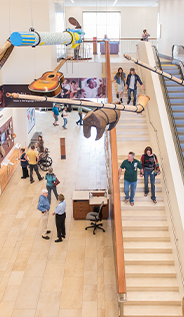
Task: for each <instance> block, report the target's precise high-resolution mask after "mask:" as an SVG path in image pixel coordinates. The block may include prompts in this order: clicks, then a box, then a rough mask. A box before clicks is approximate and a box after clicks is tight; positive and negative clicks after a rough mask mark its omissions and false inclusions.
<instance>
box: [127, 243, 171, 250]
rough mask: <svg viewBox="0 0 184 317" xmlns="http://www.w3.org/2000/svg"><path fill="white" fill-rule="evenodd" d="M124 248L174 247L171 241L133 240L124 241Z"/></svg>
mask: <svg viewBox="0 0 184 317" xmlns="http://www.w3.org/2000/svg"><path fill="white" fill-rule="evenodd" d="M123 246H124V249H129V248H137V249H145V248H146V249H147V248H150V249H152V248H154V249H172V246H171V243H170V242H158V241H156V242H150V241H144V242H143V241H141V242H140V241H134V242H133V241H131V242H127V241H124V242H123Z"/></svg>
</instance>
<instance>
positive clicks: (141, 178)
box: [118, 134, 184, 185]
mask: <svg viewBox="0 0 184 317" xmlns="http://www.w3.org/2000/svg"><path fill="white" fill-rule="evenodd" d="M180 137H181V138H182V137H184V134H183V135H181V136H180ZM122 162H123V160H118V165H119V166H120V165H121V163H122ZM123 175H124V170H122V174H121V178H120V180H119V182H120V184H123V183H124V177H123ZM137 184H142V185H144V177H140V175H139V173H138V174H137ZM155 184H161V176H159V175H158V176H157V177H156V178H155Z"/></svg>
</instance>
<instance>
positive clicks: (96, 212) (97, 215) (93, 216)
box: [85, 201, 105, 234]
mask: <svg viewBox="0 0 184 317" xmlns="http://www.w3.org/2000/svg"><path fill="white" fill-rule="evenodd" d="M103 205H104V201H102V203H101V205H100V207H97V206H93V212H88V213H87V215H86V220H90V221H92V222H91V226H89V227H86V228H85V230H87V229H88V228H94V229H93V234H95V231H96V229H97V228H98V229H101V230H102V231H103V232H105V230H104V229H103V228H101V226H103V223H99V224H98V222H99V221H102V216H103V215H102V208H103Z"/></svg>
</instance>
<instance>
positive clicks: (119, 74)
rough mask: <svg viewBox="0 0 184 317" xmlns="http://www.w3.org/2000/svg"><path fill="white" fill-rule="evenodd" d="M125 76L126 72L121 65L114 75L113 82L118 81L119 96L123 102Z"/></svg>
mask: <svg viewBox="0 0 184 317" xmlns="http://www.w3.org/2000/svg"><path fill="white" fill-rule="evenodd" d="M125 78H126V74H125V73H124V72H123V69H122V67H119V68H118V72H117V74H116V75H115V76H114V79H113V80H112V82H114V81H116V83H117V98H119V97H120V103H122V102H123V93H124V86H125Z"/></svg>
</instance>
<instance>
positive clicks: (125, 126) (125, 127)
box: [116, 122, 147, 130]
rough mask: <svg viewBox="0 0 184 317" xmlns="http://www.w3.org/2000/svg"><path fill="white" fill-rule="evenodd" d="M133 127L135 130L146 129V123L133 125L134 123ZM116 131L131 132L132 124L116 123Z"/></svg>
mask: <svg viewBox="0 0 184 317" xmlns="http://www.w3.org/2000/svg"><path fill="white" fill-rule="evenodd" d="M134 127H135V129H136V130H137V129H141V130H142V129H147V124H146V123H140V124H137V123H136V124H135V123H134ZM116 129H117V130H119V129H121V130H132V124H130V122H124V123H123V122H122V123H118V124H117V126H116Z"/></svg>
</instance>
